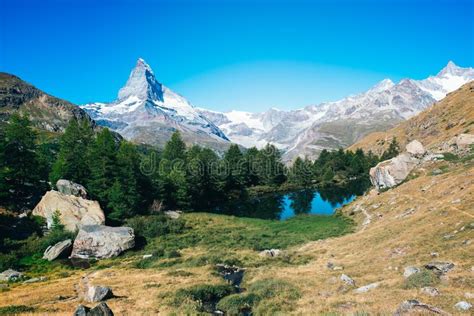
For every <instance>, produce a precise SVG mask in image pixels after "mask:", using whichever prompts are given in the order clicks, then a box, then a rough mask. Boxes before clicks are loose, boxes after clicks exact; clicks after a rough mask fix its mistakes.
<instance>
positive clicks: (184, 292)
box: [173, 284, 236, 306]
mask: <svg viewBox="0 0 474 316" xmlns="http://www.w3.org/2000/svg"><path fill="white" fill-rule="evenodd" d="M235 291H236V289H235V287H233V286H232V285H229V284H218V285H213V284H198V285H194V286H191V287H189V288H186V289H180V290H178V291H177V292H176V295H175V298H174V301H173V305H175V306H179V305H181V304H182V302H183V301H186V300H192V301H196V302H201V303H202V304H203V305H206V304H212V303H214V302H217V301H219V300H220V299H222V298H223V297H224V296H227V295H229V294H232V293H235Z"/></svg>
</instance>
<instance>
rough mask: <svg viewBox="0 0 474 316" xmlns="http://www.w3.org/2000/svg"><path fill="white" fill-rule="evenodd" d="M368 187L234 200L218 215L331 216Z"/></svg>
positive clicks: (355, 185)
mask: <svg viewBox="0 0 474 316" xmlns="http://www.w3.org/2000/svg"><path fill="white" fill-rule="evenodd" d="M367 187H368V184H367V183H362V182H360V181H357V182H351V183H349V184H347V185H346V186H344V187H341V186H338V187H335V186H334V187H325V188H320V189H318V190H313V189H311V190H299V191H294V192H289V193H273V194H267V195H264V196H259V197H256V198H246V199H240V200H236V201H233V202H231V203H228V204H226V205H221V206H219V207H217V208H216V209H215V210H214V211H215V212H216V213H221V214H228V215H235V216H240V217H254V218H262V219H279V220H285V219H288V218H291V217H293V216H296V215H300V214H317V215H332V214H333V213H334V210H335V209H336V208H338V207H341V206H342V205H344V204H347V203H349V202H351V201H352V200H353V199H354V198H355V196H356V195H362V194H363V193H364V191H365V190H366V189H367Z"/></svg>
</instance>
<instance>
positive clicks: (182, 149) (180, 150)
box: [163, 131, 186, 162]
mask: <svg viewBox="0 0 474 316" xmlns="http://www.w3.org/2000/svg"><path fill="white" fill-rule="evenodd" d="M163 159H166V160H168V161H171V162H175V161H179V162H183V161H184V160H185V159H186V144H185V143H184V142H183V139H182V138H181V133H180V132H179V131H176V132H174V133H173V135H171V139H170V140H169V141H168V142H167V143H166V145H165V149H164V150H163Z"/></svg>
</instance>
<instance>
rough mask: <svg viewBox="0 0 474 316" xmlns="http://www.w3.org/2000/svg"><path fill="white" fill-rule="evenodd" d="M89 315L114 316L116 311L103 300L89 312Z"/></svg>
mask: <svg viewBox="0 0 474 316" xmlns="http://www.w3.org/2000/svg"><path fill="white" fill-rule="evenodd" d="M87 316H114V313H113V312H112V310H111V309H110V307H109V306H108V305H107V304H106V303H105V302H101V303H100V304H98V305H97V306H96V307H94V308H92V309H91V310H90V311H89V313H87Z"/></svg>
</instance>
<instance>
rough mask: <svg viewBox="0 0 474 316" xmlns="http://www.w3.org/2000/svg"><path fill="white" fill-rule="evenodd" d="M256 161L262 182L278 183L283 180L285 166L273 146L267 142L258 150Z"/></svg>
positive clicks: (267, 183)
mask: <svg viewBox="0 0 474 316" xmlns="http://www.w3.org/2000/svg"><path fill="white" fill-rule="evenodd" d="M257 161H258V174H259V178H260V181H261V182H262V183H263V184H266V185H280V184H282V183H283V182H285V180H286V177H285V166H284V165H283V164H282V162H281V155H280V152H279V151H278V149H277V148H276V147H275V146H273V145H271V144H267V145H266V146H265V147H264V148H263V149H262V150H260V151H259V153H258V158H257Z"/></svg>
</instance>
